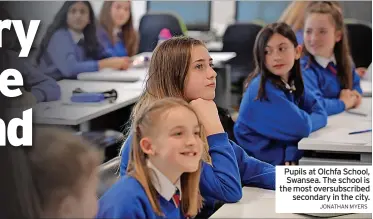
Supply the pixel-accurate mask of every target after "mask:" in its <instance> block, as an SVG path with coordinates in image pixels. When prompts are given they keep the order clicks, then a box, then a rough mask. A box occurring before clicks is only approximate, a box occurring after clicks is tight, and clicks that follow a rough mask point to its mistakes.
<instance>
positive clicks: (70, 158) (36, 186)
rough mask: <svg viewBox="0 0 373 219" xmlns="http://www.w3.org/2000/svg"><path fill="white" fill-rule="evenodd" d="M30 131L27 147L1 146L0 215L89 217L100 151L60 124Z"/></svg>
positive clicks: (94, 202) (93, 207)
mask: <svg viewBox="0 0 373 219" xmlns="http://www.w3.org/2000/svg"><path fill="white" fill-rule="evenodd" d="M34 133H35V138H34V141H33V145H32V147H11V146H8V147H1V148H0V152H1V153H0V156H1V159H0V163H1V167H3V168H4V167H5V166H4V165H6V168H7V169H6V170H4V171H0V172H6V174H7V176H3V177H2V186H1V188H0V189H1V190H2V192H1V197H0V199H3V198H4V199H5V200H3V201H2V202H1V203H3V204H2V205H3V207H5V208H6V209H4V210H3V209H2V212H1V215H2V217H4V216H5V218H24V219H26V218H94V216H95V214H96V211H97V197H96V192H97V190H96V189H97V184H98V174H97V171H98V166H99V164H100V163H101V155H100V154H99V153H97V152H96V151H95V150H94V149H93V148H94V147H92V146H91V145H89V144H88V143H87V142H85V141H84V140H83V139H82V138H80V137H78V136H74V135H72V134H71V133H70V132H67V131H65V130H60V129H54V128H52V129H51V128H35V132H34ZM15 161H16V162H15ZM4 183H5V184H4ZM4 190H5V191H4ZM4 205H5V206H4ZM4 211H5V212H4ZM7 216H8V217H7Z"/></svg>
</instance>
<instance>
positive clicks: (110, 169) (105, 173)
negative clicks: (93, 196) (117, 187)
mask: <svg viewBox="0 0 373 219" xmlns="http://www.w3.org/2000/svg"><path fill="white" fill-rule="evenodd" d="M120 158H121V157H119V156H118V157H115V158H113V159H111V160H109V161H107V162H106V163H104V164H101V166H100V168H99V179H100V180H99V184H98V188H97V197H98V198H100V197H101V196H102V195H103V194H105V192H106V191H107V190H108V189H109V188H110V187H111V186H112V185H114V183H115V182H116V181H117V180H118V179H119V167H120Z"/></svg>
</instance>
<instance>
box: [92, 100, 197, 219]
mask: <svg viewBox="0 0 373 219" xmlns="http://www.w3.org/2000/svg"><path fill="white" fill-rule="evenodd" d="M133 129H134V130H133V133H134V137H133V139H132V149H131V154H130V160H129V163H128V174H127V176H124V177H122V178H121V179H120V180H119V181H118V182H117V183H116V184H114V185H113V187H112V188H111V189H109V191H107V192H106V193H105V194H104V196H103V197H101V199H100V205H99V211H98V215H97V218H131V219H132V218H133V219H136V218H144V219H145V218H157V217H162V218H172V219H176V218H185V217H194V216H195V215H196V214H197V212H198V211H199V209H200V207H201V206H202V197H201V195H200V193H199V187H198V185H199V181H200V174H201V156H202V147H203V146H202V140H201V130H200V129H201V127H200V123H199V121H198V118H197V115H196V113H195V112H194V109H193V108H192V107H191V106H190V105H189V104H188V103H186V102H185V101H184V100H182V99H176V98H165V99H161V100H158V101H156V102H154V103H153V104H150V105H149V106H148V107H146V108H144V110H143V111H142V112H141V113H140V114H139V115H137V117H136V121H134V126H133Z"/></svg>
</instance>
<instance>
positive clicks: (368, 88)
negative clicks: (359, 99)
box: [360, 80, 372, 97]
mask: <svg viewBox="0 0 373 219" xmlns="http://www.w3.org/2000/svg"><path fill="white" fill-rule="evenodd" d="M360 87H361V89H362V90H363V96H365V97H372V82H371V81H367V80H361V81H360Z"/></svg>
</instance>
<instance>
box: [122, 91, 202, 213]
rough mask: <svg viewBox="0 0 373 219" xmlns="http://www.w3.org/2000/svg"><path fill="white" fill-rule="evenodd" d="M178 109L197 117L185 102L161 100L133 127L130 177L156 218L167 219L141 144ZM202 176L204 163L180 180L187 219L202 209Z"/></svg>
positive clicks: (148, 109) (139, 118)
mask: <svg viewBox="0 0 373 219" xmlns="http://www.w3.org/2000/svg"><path fill="white" fill-rule="evenodd" d="M176 107H185V108H187V109H189V110H190V111H192V112H193V113H195V112H194V111H193V109H192V108H191V107H190V106H189V105H188V103H186V102H185V101H184V100H182V99H177V98H164V99H161V100H157V101H155V102H153V103H152V104H150V105H149V106H148V107H144V108H143V110H142V111H141V113H139V114H138V115H137V116H136V120H135V121H134V124H133V140H132V147H131V153H130V159H129V162H128V167H127V175H129V176H132V177H134V178H136V179H137V180H138V181H139V182H140V184H141V185H142V187H143V188H144V190H145V193H146V195H147V196H148V199H149V201H150V203H151V206H152V208H153V210H154V212H155V213H156V214H158V215H159V216H162V215H163V212H162V211H161V208H160V205H159V202H158V201H157V192H156V189H155V187H154V185H153V184H152V183H150V182H151V174H152V172H151V169H150V168H148V167H147V165H146V164H147V163H146V162H147V158H148V157H147V155H146V154H145V153H144V152H143V151H142V149H141V147H140V140H141V139H142V138H143V137H144V136H146V135H148V134H149V133H151V132H154V131H155V130H154V129H156V128H157V124H158V123H159V122H161V121H160V120H161V119H160V118H161V117H162V115H163V114H164V113H166V112H168V111H169V110H172V109H173V108H176ZM200 175H201V162H200V163H199V167H198V170H197V171H195V172H191V173H183V174H182V175H181V177H180V182H181V192H182V200H181V207H182V212H183V213H184V215H186V216H191V217H193V216H195V215H196V214H197V213H198V211H199V209H200V208H201V206H202V196H201V195H200V192H199V181H200Z"/></svg>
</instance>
